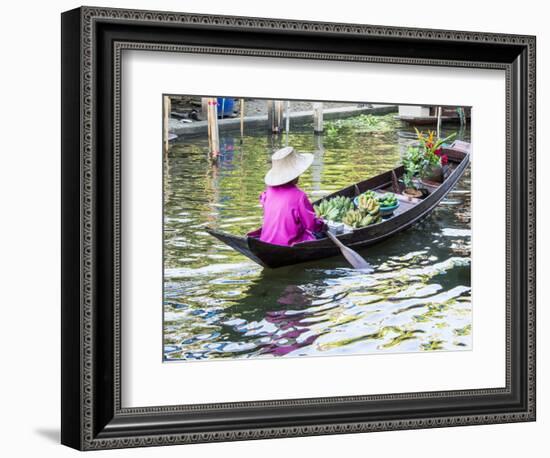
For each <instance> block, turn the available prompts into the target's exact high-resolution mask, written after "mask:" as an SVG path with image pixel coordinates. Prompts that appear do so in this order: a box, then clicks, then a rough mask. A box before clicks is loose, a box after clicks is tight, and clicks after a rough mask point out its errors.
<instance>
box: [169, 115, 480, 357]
mask: <svg viewBox="0 0 550 458" xmlns="http://www.w3.org/2000/svg"><path fill="white" fill-rule="evenodd" d="M292 130H293V133H291V134H290V136H289V138H288V143H289V144H290V145H292V146H294V147H295V148H296V149H297V150H298V151H301V152H312V153H314V154H315V162H314V164H313V166H312V167H311V168H310V170H309V171H308V172H307V173H306V174H305V175H303V176H302V177H301V178H300V183H299V185H300V187H302V189H304V190H305V191H306V192H307V193H308V194H309V196H310V198H311V200H312V201H313V200H315V199H317V198H319V197H321V196H322V195H325V194H327V193H330V192H333V191H336V190H338V189H340V188H343V187H345V186H348V185H349V184H351V183H354V182H357V181H361V180H364V179H366V178H369V177H371V176H373V175H376V174H378V173H381V172H383V171H386V170H388V169H390V168H392V167H395V166H397V165H398V164H400V162H401V156H402V154H403V153H404V151H405V149H406V147H407V145H408V144H410V143H411V141H413V139H414V131H413V130H412V129H411V128H409V127H407V126H406V125H404V124H402V123H401V122H399V121H396V120H394V119H393V115H392V114H390V115H385V116H379V117H365V116H363V117H356V118H350V119H346V120H339V121H331V122H326V131H325V134H324V135H322V136H315V135H313V133H312V128H311V126H307V125H305V126H302V127H301V128H299V129H296V127H295V126H293V128H292ZM456 130H458V126H451V129H450V130H445V131H444V132H443V134H448V133H450V132H453V131H456ZM469 135H470V134H469V130H468V129H463V130H461V131H460V132H459V135H458V138H460V139H463V140H466V141H469ZM220 141H221V150H222V155H221V159H220V161H219V163H218V165H217V166H213V165H212V164H211V163H210V162H209V160H208V143H207V140H206V135H205V136H204V138H203V137H200V138H199V137H190V138H183V139H181V140H178V141H176V142H175V143H173V144H172V145H171V147H170V150H169V152H168V155H167V156H166V157H165V159H164V196H165V197H164V199H165V201H164V264H165V268H164V305H163V307H164V330H163V336H164V337H163V339H164V351H163V353H164V360H165V361H190V360H195V361H196V360H211V359H215V358H256V357H298V356H323V355H343V354H371V353H372V354H374V353H388V352H423V351H456V350H469V349H471V345H472V336H471V334H472V304H471V294H470V249H471V235H470V197H471V196H470V173H469V170H468V171H467V172H466V173H465V175H464V176H463V178H462V179H461V180H460V182H459V183H458V184H457V186H456V187H455V189H454V190H453V191H451V192H450V193H449V194H448V196H447V197H446V198H445V199H444V200H443V201H442V202H441V204H440V205H439V206H438V207H437V208H436V209H435V211H434V212H433V213H432V214H431V215H430V216H429V217H427V218H426V219H424V220H423V221H422V222H420V223H419V224H417V225H415V226H414V227H413V228H411V229H409V230H407V231H405V232H403V233H401V234H398V235H396V236H394V237H392V238H390V239H389V240H387V241H385V242H383V243H380V244H378V245H376V246H373V247H370V248H366V249H365V250H363V251H361V252H360V253H361V254H362V255H363V256H364V257H365V258H366V259H367V260H368V261H369V262H370V263H371V264H372V265H373V266H374V268H375V271H374V272H373V273H370V274H365V273H362V272H360V271H355V270H353V269H351V268H350V267H349V266H348V265H347V264H346V262H345V261H344V260H343V258H340V257H335V258H330V259H325V260H322V261H316V262H312V263H306V264H299V265H295V266H291V267H283V268H280V269H263V268H262V267H260V266H258V265H256V264H255V263H253V262H252V261H250V260H249V259H248V258H246V257H244V256H242V255H241V254H239V253H237V252H235V251H233V250H232V249H231V248H229V247H228V246H226V245H225V244H223V243H221V242H219V241H218V240H216V239H214V238H213V237H211V236H210V235H209V234H208V233H207V232H206V231H205V228H206V227H212V228H216V229H220V230H223V231H225V232H230V233H235V234H245V233H246V232H248V231H251V230H253V229H256V228H257V227H259V226H260V225H261V219H262V209H261V207H260V205H259V201H258V197H259V195H260V193H261V192H262V191H263V189H264V184H263V177H264V174H265V173H266V171H267V170H268V168H269V156H270V154H271V153H272V152H273V151H274V150H276V149H277V148H279V147H282V146H285V142H286V139H285V136H284V134H283V135H281V136H271V135H269V136H266V135H265V134H263V133H256V134H250V135H248V134H247V135H246V136H244V138H242V139H241V137H240V135H239V134H238V133H236V134H224V133H222V134H221V138H220Z"/></svg>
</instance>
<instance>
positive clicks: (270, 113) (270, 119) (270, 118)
mask: <svg viewBox="0 0 550 458" xmlns="http://www.w3.org/2000/svg"><path fill="white" fill-rule="evenodd" d="M274 118H275V109H274V104H273V100H268V101H267V128H268V130H269V132H271V133H273V126H274V125H275V119H274Z"/></svg>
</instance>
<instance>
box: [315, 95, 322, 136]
mask: <svg viewBox="0 0 550 458" xmlns="http://www.w3.org/2000/svg"><path fill="white" fill-rule="evenodd" d="M313 132H315V133H316V134H322V133H323V103H322V102H315V103H314V104H313Z"/></svg>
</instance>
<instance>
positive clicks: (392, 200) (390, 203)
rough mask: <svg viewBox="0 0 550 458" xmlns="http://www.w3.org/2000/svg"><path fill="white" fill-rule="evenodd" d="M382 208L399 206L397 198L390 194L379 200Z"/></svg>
mask: <svg viewBox="0 0 550 458" xmlns="http://www.w3.org/2000/svg"><path fill="white" fill-rule="evenodd" d="M378 203H379V204H380V206H381V207H394V206H395V205H397V196H396V195H395V194H394V193H393V192H388V193H387V194H384V195H383V196H380V197H379V198H378Z"/></svg>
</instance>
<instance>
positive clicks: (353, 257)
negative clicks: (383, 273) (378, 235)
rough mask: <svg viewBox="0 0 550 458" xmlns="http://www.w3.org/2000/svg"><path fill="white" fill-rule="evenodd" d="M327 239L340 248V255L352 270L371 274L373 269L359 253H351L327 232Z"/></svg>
mask: <svg viewBox="0 0 550 458" xmlns="http://www.w3.org/2000/svg"><path fill="white" fill-rule="evenodd" d="M327 235H328V237H329V238H330V239H331V240H332V241H333V242H334V244H335V245H336V246H337V247H338V248H340V251H341V252H342V255H343V256H344V258H346V260H347V261H348V262H349V263H350V265H351V267H353V268H354V269H360V270H366V271H368V272H373V271H374V269H373V267H372V266H371V265H370V264H369V263H368V262H367V261H366V260H365V259H364V258H363V257H362V256H361V255H359V253H357V252H355V251H353V250H352V249H351V248H349V247H347V246H346V245H344V244H343V243H342V242H340V240H338V239H337V238H336V236H335V235H334V234H332V233H330V232H327Z"/></svg>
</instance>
